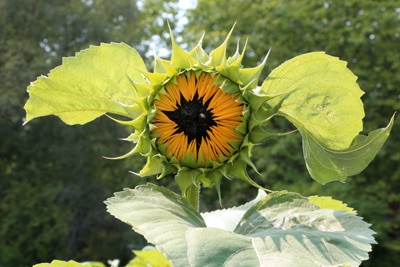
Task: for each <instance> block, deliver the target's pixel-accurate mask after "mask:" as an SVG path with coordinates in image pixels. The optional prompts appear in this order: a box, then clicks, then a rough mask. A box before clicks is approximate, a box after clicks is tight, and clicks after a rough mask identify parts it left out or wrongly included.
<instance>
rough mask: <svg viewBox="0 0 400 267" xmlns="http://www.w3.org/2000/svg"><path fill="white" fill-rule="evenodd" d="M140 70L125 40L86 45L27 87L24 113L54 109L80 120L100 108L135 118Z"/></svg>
mask: <svg viewBox="0 0 400 267" xmlns="http://www.w3.org/2000/svg"><path fill="white" fill-rule="evenodd" d="M145 71H146V68H145V65H144V63H143V60H142V58H141V57H140V55H139V53H138V52H137V51H136V50H135V49H133V48H131V47H129V46H128V45H126V44H123V43H111V44H101V45H100V46H90V47H89V48H88V49H86V50H83V51H81V52H79V53H77V54H76V56H75V57H68V58H64V59H63V63H62V65H61V66H59V67H57V68H55V69H53V70H52V71H50V73H49V75H48V77H45V76H42V77H39V78H38V79H37V80H36V81H34V82H33V83H32V84H31V85H30V86H29V87H28V92H29V95H30V98H29V100H28V101H27V103H26V105H25V110H26V113H27V114H26V119H27V121H30V120H32V119H34V118H37V117H41V116H47V115H55V116H58V117H60V119H62V120H63V121H64V122H65V123H67V124H85V123H87V122H90V121H92V120H94V119H95V118H97V117H99V116H101V115H103V114H105V113H113V114H118V115H122V116H126V117H130V118H136V117H137V116H139V115H140V114H141V113H142V107H141V106H140V104H138V102H140V99H141V98H143V97H145V96H146V95H147V94H148V92H146V90H144V89H143V88H141V90H137V86H138V85H143V84H145V83H146V81H145V79H144V78H143V77H142V73H143V72H145ZM144 88H145V87H144Z"/></svg>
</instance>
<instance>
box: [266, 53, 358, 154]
mask: <svg viewBox="0 0 400 267" xmlns="http://www.w3.org/2000/svg"><path fill="white" fill-rule="evenodd" d="M356 79H357V77H356V76H355V75H354V74H353V73H352V72H351V71H350V70H349V69H347V68H346V62H344V61H340V60H339V59H338V58H335V57H332V56H329V55H326V54H325V53H323V52H313V53H308V54H303V55H300V56H297V57H295V58H293V59H290V60H288V61H286V62H285V63H283V64H282V65H280V66H278V67H277V68H275V69H274V70H273V71H272V72H271V73H270V74H269V76H268V78H267V79H266V80H265V81H264V83H263V84H262V86H261V88H260V94H262V95H264V96H268V97H270V99H269V100H268V101H267V102H266V105H267V107H268V108H269V109H270V110H273V111H275V112H277V114H278V115H281V116H284V117H286V118H287V119H288V120H290V121H291V122H292V123H293V124H294V125H296V127H297V128H299V129H305V130H306V131H307V132H310V133H311V134H312V135H313V136H314V137H315V138H316V139H317V140H318V141H319V142H320V143H321V144H322V145H324V146H326V147H329V148H333V149H343V148H347V147H349V145H350V144H351V142H352V141H353V139H354V137H355V136H357V135H358V133H359V132H360V131H361V130H362V118H363V117H364V109H363V103H362V101H361V99H360V97H361V96H362V94H363V92H362V91H361V89H360V88H359V86H358V85H357V83H356Z"/></svg>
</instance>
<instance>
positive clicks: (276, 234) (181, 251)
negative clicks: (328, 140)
mask: <svg viewBox="0 0 400 267" xmlns="http://www.w3.org/2000/svg"><path fill="white" fill-rule="evenodd" d="M321 201H322V202H324V205H325V206H330V207H338V210H336V209H325V208H320V207H319V206H318V205H315V204H313V203H318V202H320V200H319V199H318V197H314V198H313V203H312V202H310V201H309V199H307V198H305V197H302V196H300V195H299V194H295V193H288V192H283V191H282V192H276V193H272V194H269V195H267V196H264V197H260V198H258V199H256V200H255V201H253V202H252V203H251V204H252V205H248V204H247V205H244V207H245V208H243V207H242V208H233V209H226V210H219V211H215V212H211V213H209V214H208V215H207V217H206V218H207V221H208V222H210V221H212V222H214V224H213V225H212V226H211V227H210V226H209V227H205V226H206V221H204V220H203V218H202V216H201V215H200V214H199V213H197V212H196V210H194V209H193V208H192V206H191V205H190V204H189V203H188V202H187V201H186V200H185V199H183V198H182V197H180V196H178V195H176V194H173V193H171V191H169V190H168V189H166V188H164V187H159V186H156V185H152V184H147V185H145V186H139V187H137V188H135V189H126V190H124V191H122V192H118V193H116V194H115V196H114V197H113V198H110V199H108V200H107V202H106V204H107V209H108V211H109V212H110V213H111V214H112V215H114V216H115V217H117V218H118V219H120V220H122V221H123V222H126V223H128V224H130V225H131V226H132V227H133V229H134V230H135V231H137V232H139V233H142V234H143V235H144V236H145V237H146V239H148V240H149V242H151V243H153V244H154V245H155V246H156V248H157V249H159V250H160V251H161V252H163V253H164V254H165V255H166V256H167V258H168V259H169V260H170V261H171V262H172V264H174V265H175V266H209V265H211V266H240V265H243V266H258V264H261V265H262V266H270V265H271V266H321V265H324V266H337V265H343V264H345V265H351V266H357V265H358V264H359V263H360V262H361V261H362V260H365V259H367V258H368V253H367V252H369V251H370V250H371V245H370V244H371V243H374V242H375V241H374V238H373V236H372V235H373V234H374V232H373V231H372V230H370V229H369V226H370V225H369V224H367V223H365V222H363V221H362V218H360V217H358V216H356V215H355V214H354V213H349V212H347V211H344V210H342V209H343V204H342V205H338V202H337V201H335V200H331V199H326V198H323V200H321ZM238 212H239V215H241V216H235V217H236V220H234V221H233V223H234V224H235V227H234V229H233V230H232V229H231V227H230V226H228V229H227V228H225V226H226V225H225V224H224V222H223V221H224V219H225V218H232V216H231V215H233V214H235V215H236V214H237V213H238ZM221 215H222V216H221ZM221 217H222V218H221ZM217 220H220V221H221V223H222V224H220V225H219V226H220V227H221V226H223V227H221V228H215V227H216V224H215V221H217Z"/></svg>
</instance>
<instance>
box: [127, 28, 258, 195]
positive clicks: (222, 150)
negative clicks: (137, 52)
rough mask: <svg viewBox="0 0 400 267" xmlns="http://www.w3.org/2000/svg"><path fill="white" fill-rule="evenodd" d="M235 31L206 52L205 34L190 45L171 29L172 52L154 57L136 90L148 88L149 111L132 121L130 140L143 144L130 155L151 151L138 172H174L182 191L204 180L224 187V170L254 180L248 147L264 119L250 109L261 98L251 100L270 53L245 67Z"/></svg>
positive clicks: (231, 175) (205, 183) (144, 105)
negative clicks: (232, 45)
mask: <svg viewBox="0 0 400 267" xmlns="http://www.w3.org/2000/svg"><path fill="white" fill-rule="evenodd" d="M230 34H231V32H230V33H229V34H228V36H227V38H226V39H225V41H224V42H223V43H222V44H221V45H220V46H219V47H218V48H216V49H215V50H213V51H211V52H210V53H206V52H205V51H204V50H203V48H202V44H201V40H200V41H199V43H198V44H197V45H196V46H195V47H194V49H193V50H191V51H189V52H186V51H185V50H183V49H182V48H180V47H179V46H178V45H177V44H176V42H175V40H174V38H173V36H172V33H171V36H172V37H171V40H172V55H171V59H170V60H164V59H161V58H158V57H156V58H155V68H154V72H152V73H144V75H145V76H146V81H147V82H146V83H145V84H141V85H140V84H137V87H138V91H147V92H150V93H149V94H148V95H147V96H146V97H144V98H143V99H144V100H145V101H144V102H143V103H141V104H140V106H141V107H142V108H143V110H145V113H144V114H143V116H140V117H139V119H136V120H134V121H132V122H131V123H133V124H134V127H135V128H136V132H135V133H134V134H132V135H131V136H130V137H129V138H128V139H129V140H131V141H133V142H135V143H137V145H136V147H135V148H134V149H133V150H132V151H131V153H128V154H127V155H131V154H133V153H141V154H142V155H145V156H146V157H147V163H146V165H145V166H144V167H143V169H142V170H141V171H140V172H139V175H141V176H148V175H153V174H157V175H158V177H159V178H162V177H164V176H165V175H167V174H175V175H176V176H175V177H176V181H177V182H178V184H179V186H180V188H181V190H182V193H183V195H185V192H186V190H187V189H188V188H189V186H191V185H195V186H198V185H199V184H202V185H203V186H205V187H212V186H216V187H217V190H218V192H219V185H220V180H221V178H222V177H223V176H225V177H227V178H234V177H237V178H242V179H244V180H246V181H248V182H250V183H251V184H253V185H256V184H255V183H254V182H253V181H252V180H251V179H250V178H249V177H248V175H247V173H246V167H247V166H248V165H250V166H252V167H254V166H253V164H252V163H251V161H250V151H251V148H252V147H253V143H254V142H256V141H257V140H256V139H257V138H256V136H257V132H258V130H259V128H260V127H259V125H260V124H261V123H260V122H259V121H257V119H256V117H257V116H255V115H254V114H253V115H252V111H255V110H257V109H258V107H257V101H249V100H250V98H252V96H253V91H254V89H256V87H257V82H258V78H259V75H260V73H261V70H262V68H263V66H264V64H265V60H264V62H262V63H261V64H260V65H259V66H256V67H254V68H242V64H241V63H242V59H243V56H244V52H245V48H246V45H245V47H244V49H243V51H242V52H239V48H238V49H237V50H236V52H235V54H233V55H232V56H230V57H227V56H226V47H227V42H228V39H229V36H230ZM238 47H239V45H238ZM141 86H142V87H145V88H139V87H141ZM138 121H139V122H140V123H139V122H138ZM138 126H139V127H138ZM256 186H258V185H256Z"/></svg>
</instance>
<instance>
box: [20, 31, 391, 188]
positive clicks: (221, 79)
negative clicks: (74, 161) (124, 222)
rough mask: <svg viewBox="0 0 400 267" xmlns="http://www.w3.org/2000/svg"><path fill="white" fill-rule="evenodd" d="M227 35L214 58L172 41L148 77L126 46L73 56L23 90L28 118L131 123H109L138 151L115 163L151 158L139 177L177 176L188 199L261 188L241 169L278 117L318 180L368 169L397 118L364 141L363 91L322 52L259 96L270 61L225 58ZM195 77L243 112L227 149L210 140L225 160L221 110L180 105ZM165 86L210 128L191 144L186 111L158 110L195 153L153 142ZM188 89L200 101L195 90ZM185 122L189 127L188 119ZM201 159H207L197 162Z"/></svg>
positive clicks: (276, 74) (275, 78)
mask: <svg viewBox="0 0 400 267" xmlns="http://www.w3.org/2000/svg"><path fill="white" fill-rule="evenodd" d="M230 34H231V33H229V34H228V37H227V38H226V40H225V41H224V42H223V43H222V44H221V45H220V46H219V47H217V48H216V49H214V50H213V51H211V52H210V53H207V52H206V51H204V50H203V48H202V44H201V40H200V42H199V43H198V44H197V45H196V46H195V47H194V48H193V49H192V50H191V51H189V52H186V51H184V50H183V49H182V48H181V47H179V46H178V44H177V43H176V42H175V40H174V38H173V37H172V38H171V40H172V54H171V59H170V60H163V59H161V58H158V57H156V58H155V67H154V72H149V71H148V70H147V69H146V67H145V65H144V63H143V60H142V59H141V57H140V56H139V54H138V52H137V51H136V50H135V49H133V48H131V47H129V46H127V45H126V44H122V43H119V44H117V43H111V44H101V45H100V46H91V47H89V48H88V49H87V50H84V51H82V52H79V53H77V54H76V56H75V57H72V58H64V59H63V64H62V65H61V66H59V67H57V68H55V69H53V70H52V71H51V72H50V74H49V75H48V77H40V78H38V79H37V80H36V81H35V82H33V83H32V84H31V85H30V86H29V87H28V91H29V94H30V98H29V100H28V102H27V103H26V105H25V109H26V112H27V116H26V119H27V121H30V120H32V119H34V118H36V117H40V116H46V115H56V116H58V117H60V118H61V119H62V120H63V121H64V122H65V123H67V124H85V123H87V122H89V121H92V120H94V119H96V118H97V117H99V116H101V115H104V114H116V115H119V116H124V117H127V118H129V120H127V121H122V120H119V119H115V118H113V117H111V118H113V120H115V121H116V122H118V123H120V124H124V125H129V126H131V127H133V128H134V132H133V133H132V134H131V135H130V136H129V137H127V138H126V140H128V141H131V142H133V143H135V146H134V148H133V149H132V150H131V151H130V152H129V153H127V154H126V155H123V156H121V157H119V158H124V157H128V156H131V155H134V154H140V155H143V156H145V157H147V163H146V164H145V166H144V167H143V168H142V169H141V170H140V171H139V172H138V174H139V175H141V176H149V175H158V177H159V178H162V177H164V176H166V175H167V174H175V178H176V181H177V183H178V184H179V186H180V188H181V190H182V194H183V195H184V196H186V194H187V191H188V190H191V187H193V186H194V187H198V186H199V184H202V185H203V186H205V187H212V186H216V188H217V190H218V192H219V187H220V181H221V177H223V176H225V177H228V178H241V179H244V180H245V181H247V182H249V183H250V184H252V185H254V186H257V187H260V186H259V185H257V184H256V183H255V182H253V181H252V180H251V179H250V177H249V176H248V175H247V172H246V168H247V166H250V167H252V168H255V166H254V164H253V163H252V161H251V150H252V148H253V147H254V146H255V145H257V144H259V143H260V142H261V141H263V140H265V139H267V138H269V137H272V136H275V135H276V134H269V133H267V132H266V131H264V129H263V126H264V125H265V124H267V123H268V122H269V120H270V119H271V118H272V117H274V116H283V117H285V118H286V119H288V120H289V121H290V122H292V123H293V124H294V126H296V128H297V129H298V131H299V132H300V134H301V135H302V137H303V152H304V157H305V161H306V164H307V168H308V170H309V172H310V174H311V176H312V177H313V178H314V179H315V180H316V181H318V182H320V183H327V182H330V181H335V180H341V181H343V180H344V179H346V177H348V176H350V175H354V174H357V173H359V172H360V171H362V170H363V169H364V168H365V167H366V166H367V165H368V164H369V162H370V161H371V160H372V159H373V158H374V157H375V156H376V154H377V153H378V151H379V149H380V148H381V146H382V145H383V143H384V142H385V140H386V139H387V137H388V135H389V132H390V129H391V127H392V124H393V119H392V120H391V121H390V123H389V125H388V126H387V127H386V128H382V129H378V130H376V131H373V132H371V133H370V134H369V135H368V136H363V135H359V132H360V131H361V130H362V119H363V117H364V110H363V104H362V102H361V100H360V97H361V95H362V94H363V92H362V91H361V89H360V88H359V86H358V85H357V83H356V76H355V75H354V74H353V73H352V72H351V71H350V70H348V69H347V68H346V63H345V62H343V61H340V60H339V59H337V58H335V57H332V56H329V55H326V54H325V53H323V52H315V53H309V54H304V55H301V56H298V57H296V58H294V59H291V60H289V61H287V62H285V63H283V64H282V65H281V66H279V67H277V68H276V69H275V70H273V71H272V72H271V74H270V75H269V76H268V78H267V79H266V80H265V81H264V82H263V83H262V85H261V87H257V85H258V80H259V76H260V73H261V70H262V68H263V66H264V64H265V62H266V59H265V60H264V61H263V62H262V63H261V64H260V65H258V66H256V67H253V68H243V66H242V59H243V57H244V54H245V48H244V49H243V51H242V52H240V51H239V49H237V51H236V52H235V53H234V54H233V55H232V56H227V55H226V48H227V44H228V39H229V36H230ZM171 36H172V34H171ZM238 47H239V46H238ZM192 74H193V75H196V80H195V82H196V85H198V84H197V83H200V82H199V80H197V79H200V77H201V75H202V74H204V75H205V76H207V75H209V76H207V79H211V77H212V78H214V77H215V81H214V83H213V85H215V86H217V87H219V88H217V89H218V90H222V93H221V94H225V97H226V94H227V95H228V96H229V95H231V98H232V100H230V101H232V103H233V104H232V106H233V105H234V104H235V103H237V104H238V105H239V108H240V109H241V113H240V116H236V117H234V118H233V119H235V120H238V119H240V121H239V122H238V121H236V122H235V123H231V118H229V120H228V123H226V124H227V125H233V126H231V128H232V129H230V128H229V127H225V128H226V129H225V128H224V130H222V131H221V132H222V133H224V134H225V133H226V134H227V135H230V136H231V138H230V139H229V140H225V139H224V138H223V137H221V136H220V135H219V137H218V138H216V139H215V140H217V141H218V142H221V140H224V141H223V144H222V145H218V146H220V147H217V148H218V149H219V148H221V151H222V152H215V151H216V150H217V148H215V147H216V145H215V144H216V143H213V142H214V141H213V140H212V137H211V136H212V134H213V133H214V132H213V131H214V129H216V128H218V127H220V124H219V121H218V120H216V117H218V116H219V114H216V113H217V112H216V111H215V107H217V104H215V106H213V108H209V105H211V104H210V103H209V102H208V101H206V100H205V97H201V96H199V95H195V96H194V97H192V98H188V99H186V98H184V96H182V92H183V91H182V90H186V89H185V88H181V87H179V85H180V84H179V79H180V78H182V77H183V78H185V77H186V78H185V79H190V75H192ZM182 75H186V76H182ZM171 84H175V85H177V86H178V88H179V90H181V96H180V98H179V97H177V96H175V98H174V99H175V100H176V102H177V103H176V106H174V109H176V110H178V109H186V108H188V109H190V108H192V109H193V110H194V111H193V110H191V111H190V112H189V115H190V116H192V115H196V116H197V115H198V116H200V120H201V119H204V120H205V121H207V122H208V124H205V126H204V127H203V128H201V129H200V130H201V131H202V135H200V134H199V133H198V132H197V130H198V129H195V130H196V131H194V132H195V133H194V134H193V136H192V137H191V136H189V135H187V134H186V132H185V130H184V129H183V128H184V127H181V126H182V125H180V123H183V124H185V123H186V122H187V121H189V119H185V120H187V121H183V122H182V120H183V119H182V118H181V117H179V116H181V115H182V114H184V112H183V111H182V112H181V113H177V114H178V115H176V114H175V115H174V116H172V115H170V111H165V112H164V111H163V112H164V113H165V114H163V116H164V118H167V119H168V120H169V123H171V125H175V126H174V127H175V128H172V127H171V129H173V130H174V131H175V132H174V135H175V134H178V133H180V134H182V132H183V133H184V134H185V136H183V137H185V138H186V137H187V136H189V141H187V144H188V145H187V147H188V146H189V142H190V140H191V139H192V142H193V143H192V145H193V147H194V148H193V149H192V150H189V149H186V150H185V151H186V152H185V153H186V154H185V153H183V154H180V155H183V156H180V157H178V156H176V154H174V153H175V151H173V147H172V149H171V147H170V148H166V146H167V145H168V144H169V142H172V141H170V139H168V136H167V137H166V138H165V140H164V141H163V142H161V141H160V140H161V137H160V134H159V133H158V134H155V133H156V132H157V131H155V130H154V129H155V128H157V127H159V126H158V124H157V123H156V122H155V120H156V119H155V118H156V117H157V116H158V115H157V114H158V113H157V112H159V113H160V110H159V108H157V107H156V105H155V103H157V101H160V99H162V98H163V97H164V98H165V95H168V94H172V93H171V91H168V90H169V88H168V86H170V85H171ZM193 88H195V87H193ZM193 88H192V90H193V92H196V94H197V91H195V90H197V89H193ZM203 89H204V88H203ZM171 90H172V89H171ZM207 90H208V89H207ZM218 90H217V91H218ZM213 97H216V96H214V95H212V96H208V100H209V101H212V100H211V99H212V98H213ZM196 101H197V102H196ZM185 105H186V106H185ZM193 107H194V108H193ZM232 108H233V107H232ZM236 108H238V107H236ZM189 115H188V117H187V118H191V117H190V116H189ZM110 116H112V115H110ZM185 118H186V117H185ZM167 119H165V120H167ZM197 119H198V118H197ZM203 122H204V121H203ZM162 123H163V121H162ZM224 123H225V122H224ZM193 125H197V124H196V123H194V124H193ZM185 127H186V128H188V129H189V130H190V129H191V127H192V128H193V126H192V124H190V125H189V126H187V125H186V126H185ZM196 127H197V126H196ZM199 127H200V126H199ZM213 127H214V128H213ZM186 128H185V129H186ZM183 137H182V138H183ZM177 140H180V139H177ZM182 140H183V139H182ZM204 140H208V142H209V143H210V147H209V148H207V149H208V150H204V151H213V153H214V154H215V158H214V159H210V157H208V156H207V155H208V154H207V153H200V152H201V149H200V146H201V145H203V144H204V142H205V141H204ZM215 142H216V141H215ZM166 151H169V152H168V153H167V152H166ZM171 151H172V152H171ZM193 151H194V152H195V153H193ZM199 151H200V152H199ZM196 153H198V154H199V155H195V154H196ZM201 156H204V158H203V159H198V157H199V158H200V157H201ZM266 167H268V166H266Z"/></svg>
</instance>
